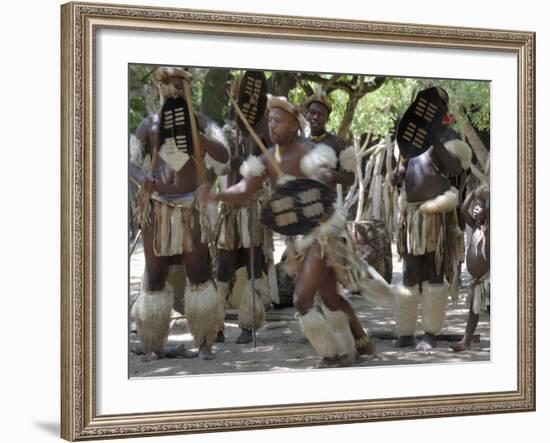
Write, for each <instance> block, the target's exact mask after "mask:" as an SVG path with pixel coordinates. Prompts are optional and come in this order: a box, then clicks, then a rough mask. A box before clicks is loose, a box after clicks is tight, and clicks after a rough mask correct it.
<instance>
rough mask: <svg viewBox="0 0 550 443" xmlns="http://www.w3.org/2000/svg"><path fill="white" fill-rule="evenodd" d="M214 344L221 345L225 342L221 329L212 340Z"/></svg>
mask: <svg viewBox="0 0 550 443" xmlns="http://www.w3.org/2000/svg"><path fill="white" fill-rule="evenodd" d="M214 341H215V342H216V343H223V342H224V341H225V334H224V332H223V329H222V330H221V331H218V335H217V336H216V340H214Z"/></svg>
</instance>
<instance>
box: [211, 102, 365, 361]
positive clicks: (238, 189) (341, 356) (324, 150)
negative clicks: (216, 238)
mask: <svg viewBox="0 0 550 443" xmlns="http://www.w3.org/2000/svg"><path fill="white" fill-rule="evenodd" d="M267 106H268V110H269V120H268V122H269V135H270V138H271V141H272V143H274V146H273V147H272V148H270V150H269V158H271V160H269V158H268V156H267V155H265V154H264V155H262V156H261V157H249V158H248V159H247V161H246V162H245V163H243V165H242V166H241V168H240V173H241V175H242V176H243V179H242V180H241V181H240V182H238V183H237V184H235V185H233V186H231V187H230V188H228V189H227V190H226V191H225V192H220V193H217V194H216V193H212V194H210V195H209V197H208V198H209V199H212V200H218V201H223V202H226V203H229V204H238V205H240V204H243V203H244V202H245V201H246V200H247V199H250V198H251V196H252V195H253V194H254V193H255V192H256V191H257V190H259V189H260V188H261V187H262V182H263V180H264V178H265V177H268V178H269V179H270V181H271V183H272V185H273V186H276V185H278V184H281V183H284V182H286V181H289V180H294V179H296V178H307V177H309V178H313V179H315V180H318V181H321V182H323V183H325V184H326V185H328V186H331V187H332V186H334V183H335V181H334V178H335V176H334V173H333V169H334V168H335V167H336V162H337V158H336V155H335V153H334V150H333V149H331V148H329V147H327V146H323V145H321V146H317V147H316V146H315V145H314V144H313V143H312V142H311V141H308V140H307V139H305V138H304V137H303V135H301V133H303V128H304V126H305V125H306V124H307V123H306V122H304V121H303V117H302V116H301V114H300V110H299V108H298V107H297V106H295V105H294V104H292V103H290V102H288V101H287V100H286V98H284V97H273V96H268V104H267ZM273 158H274V160H273ZM345 226H346V217H345V214H343V213H342V212H341V211H340V210H335V211H334V213H333V214H332V215H331V217H330V218H329V219H328V220H326V221H325V222H324V223H322V224H321V225H319V226H318V227H317V228H314V229H312V230H311V231H310V232H308V233H307V234H306V235H305V236H303V237H292V238H290V239H289V240H290V241H291V243H293V250H294V253H295V256H294V259H293V260H291V261H292V262H294V263H295V264H296V272H297V276H296V286H295V290H294V300H293V301H294V306H295V307H296V309H297V310H298V319H299V322H300V326H301V328H302V331H303V332H304V335H305V336H306V337H307V338H308V340H309V341H310V343H311V344H312V346H313V347H314V349H315V350H316V351H317V352H318V353H319V354H320V355H321V357H322V359H321V361H320V362H319V365H318V367H338V366H346V365H350V364H351V363H352V362H353V361H354V360H355V358H356V345H355V341H356V340H358V341H362V342H364V343H368V344H369V346H368V347H367V348H366V351H368V352H374V349H373V347H372V344H371V343H370V342H369V340H368V336H367V334H366V332H365V331H364V330H363V328H362V326H361V324H360V323H359V320H358V319H357V316H356V315H355V313H354V311H353V308H352V307H351V305H350V304H349V303H348V301H347V300H345V299H344V298H343V297H342V296H341V295H340V294H338V292H337V288H336V282H337V281H346V277H345V276H344V274H347V270H348V269H349V266H348V263H347V262H346V259H347V255H346V254H347V252H348V251H349V246H350V245H349V242H348V244H346V241H345V239H344V237H343V236H345ZM316 294H319V296H320V299H321V300H322V303H321V304H320V305H316V304H315V303H314V298H315V296H316Z"/></svg>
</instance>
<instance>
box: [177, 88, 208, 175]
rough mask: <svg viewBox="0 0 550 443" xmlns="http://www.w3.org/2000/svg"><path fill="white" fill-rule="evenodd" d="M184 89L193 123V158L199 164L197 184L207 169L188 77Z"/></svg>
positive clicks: (190, 118)
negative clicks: (203, 158)
mask: <svg viewBox="0 0 550 443" xmlns="http://www.w3.org/2000/svg"><path fill="white" fill-rule="evenodd" d="M183 90H184V94H185V101H186V102H187V110H188V111H189V120H190V124H191V139H192V143H193V158H194V160H195V163H196V164H197V185H199V186H200V185H201V184H202V183H203V182H204V180H205V177H206V169H205V167H204V162H203V160H202V150H201V143H200V138H199V130H198V128H197V121H196V120H195V112H194V110H193V97H192V94H191V83H190V82H189V81H187V80H186V79H183Z"/></svg>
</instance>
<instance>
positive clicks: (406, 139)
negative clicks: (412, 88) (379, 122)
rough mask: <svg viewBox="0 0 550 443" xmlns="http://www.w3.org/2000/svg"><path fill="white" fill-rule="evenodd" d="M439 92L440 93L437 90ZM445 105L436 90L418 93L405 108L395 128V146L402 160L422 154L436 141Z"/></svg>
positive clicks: (441, 125) (441, 126) (445, 110)
mask: <svg viewBox="0 0 550 443" xmlns="http://www.w3.org/2000/svg"><path fill="white" fill-rule="evenodd" d="M439 91H442V90H441V89H439ZM446 112H447V104H446V103H445V101H444V100H443V98H441V95H440V93H439V92H438V88H436V87H433V88H428V89H424V90H423V91H420V92H419V93H418V94H417V96H416V99H415V100H414V102H413V103H412V104H411V105H410V106H409V107H408V108H407V110H406V111H405V113H404V114H403V117H401V121H400V122H399V126H398V128H397V135H396V138H397V145H398V146H399V151H400V152H401V155H402V156H403V157H404V158H412V157H416V156H418V155H420V154H423V153H424V152H425V151H427V150H428V148H429V147H430V146H432V145H433V143H434V141H435V140H437V139H438V136H439V133H440V132H441V130H442V128H443V116H444V115H445V113H446Z"/></svg>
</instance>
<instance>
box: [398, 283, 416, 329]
mask: <svg viewBox="0 0 550 443" xmlns="http://www.w3.org/2000/svg"><path fill="white" fill-rule="evenodd" d="M394 291H395V302H394V307H393V318H394V320H395V325H396V327H397V335H398V336H400V337H401V336H409V335H414V333H415V330H416V312H417V306H418V302H419V291H418V286H412V287H406V286H403V285H397V286H395V287H394Z"/></svg>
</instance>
